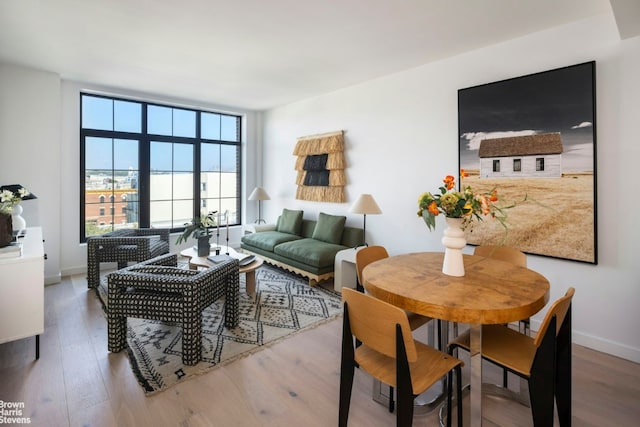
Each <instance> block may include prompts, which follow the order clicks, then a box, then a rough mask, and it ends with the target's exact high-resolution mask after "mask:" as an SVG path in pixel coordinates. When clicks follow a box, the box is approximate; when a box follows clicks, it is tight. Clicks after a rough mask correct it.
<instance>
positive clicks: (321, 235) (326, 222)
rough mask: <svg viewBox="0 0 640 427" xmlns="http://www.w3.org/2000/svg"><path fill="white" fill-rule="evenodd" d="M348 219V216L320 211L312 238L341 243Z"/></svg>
mask: <svg viewBox="0 0 640 427" xmlns="http://www.w3.org/2000/svg"><path fill="white" fill-rule="evenodd" d="M346 221H347V217H346V216H336V215H328V214H326V213H323V212H320V215H319V216H318V222H317V223H316V228H315V229H314V230H313V236H311V237H312V238H314V239H316V240H321V241H323V242H327V243H333V244H336V245H339V244H340V242H341V241H342V231H343V230H344V223H345V222H346Z"/></svg>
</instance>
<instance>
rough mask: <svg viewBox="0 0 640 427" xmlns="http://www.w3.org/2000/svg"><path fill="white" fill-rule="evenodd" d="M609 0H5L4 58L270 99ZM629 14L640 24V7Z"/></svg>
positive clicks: (382, 70)
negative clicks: (634, 14) (638, 13)
mask: <svg viewBox="0 0 640 427" xmlns="http://www.w3.org/2000/svg"><path fill="white" fill-rule="evenodd" d="M637 1H638V0H611V4H613V5H614V8H615V7H616V6H615V3H622V6H621V7H622V8H624V7H625V6H624V4H625V3H628V4H631V3H634V4H637V3H635V2H637ZM611 4H610V2H609V0H454V1H445V0H399V1H398V0H396V1H393V0H226V1H223V0H183V1H176V0H0V61H4V62H9V63H16V64H20V65H25V66H29V67H33V68H36V69H42V70H47V71H53V72H56V73H58V74H60V75H61V76H62V78H65V79H70V80H75V81H80V82H89V83H94V84H99V85H107V86H111V87H115V88H124V89H131V90H135V91H140V92H148V93H152V94H162V95H167V96H171V97H178V98H183V99H189V100H199V101H206V102H212V103H216V104H222V105H228V106H235V107H241V108H246V109H255V110H264V109H268V108H272V107H275V106H279V105H283V104H287V103H290V102H295V101H298V100H301V99H305V98H309V97H312V96H316V95H319V94H322V93H326V92H330V91H334V90H337V89H340V88H343V87H347V86H350V85H353V84H357V83H360V82H363V81H367V80H370V79H374V78H377V77H380V76H383V75H386V74H391V73H395V72H398V71H402V70H406V69H409V68H412V67H416V66H419V65H422V64H425V63H428V62H430V61H435V60H438V59H442V58H445V57H448V56H452V55H456V54H459V53H462V52H466V51H470V50H473V49H477V48H480V47H483V46H488V45H491V44H495V43H499V42H502V41H505V40H509V39H512V38H515V37H519V36H522V35H525V34H528V33H532V32H536V31H541V30H544V29H547V28H551V27H554V26H558V25H562V24H565V23H568V22H572V21H576V20H580V19H584V18H588V17H590V16H593V15H598V14H603V13H605V14H611V13H612V6H611ZM631 7H635V6H631ZM622 16H625V14H624V13H622ZM631 21H632V22H635V23H634V24H631V25H635V28H636V29H635V34H638V30H637V23H638V22H640V19H639V20H633V19H632V20H631ZM632 28H633V27H632ZM633 31H634V30H632V32H633ZM621 34H622V31H621Z"/></svg>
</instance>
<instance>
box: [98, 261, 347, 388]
mask: <svg viewBox="0 0 640 427" xmlns="http://www.w3.org/2000/svg"><path fill="white" fill-rule="evenodd" d="M103 283H104V281H103ZM99 290H100V292H98V296H99V297H100V299H101V302H102V301H104V299H103V295H101V294H102V291H103V289H102V286H101V287H100V289H99ZM103 307H104V305H103ZM239 311H240V323H239V325H238V326H236V327H235V328H232V329H227V328H225V326H224V299H222V300H219V301H217V302H216V303H214V304H212V305H211V306H209V307H207V308H206V309H205V311H204V313H203V316H202V319H203V331H202V333H203V339H202V346H203V348H202V360H201V361H200V362H199V363H198V364H197V365H195V366H186V365H183V364H182V353H181V352H182V339H181V337H182V329H181V328H180V326H179V325H175V324H168V323H165V322H159V321H153V320H143V319H133V318H130V319H128V322H127V323H128V327H127V329H128V331H127V344H128V348H127V351H128V353H129V359H130V361H131V366H132V368H133V371H134V373H135V375H136V377H137V378H138V382H139V383H140V385H141V386H142V387H143V388H144V390H145V393H146V394H147V395H149V394H153V393H156V392H158V391H162V390H165V389H167V388H168V387H170V386H172V385H174V384H176V383H178V382H181V381H184V380H186V379H188V378H190V377H194V376H196V375H200V374H203V373H205V372H208V371H210V370H212V369H214V368H217V367H219V366H222V365H224V364H226V363H229V362H232V361H233V360H236V359H238V358H240V357H243V356H247V355H249V354H251V353H253V352H255V351H258V350H261V349H262V348H264V346H267V345H271V344H274V343H275V342H277V341H279V340H281V339H283V338H285V337H287V336H290V335H292V334H294V333H296V332H299V331H301V330H303V329H305V328H309V327H312V326H316V325H319V324H320V323H323V322H324V321H326V320H327V319H331V318H333V317H335V316H337V315H339V314H340V313H342V302H341V299H340V294H338V293H335V292H333V291H331V290H326V289H323V288H322V287H319V286H316V287H314V288H311V287H309V285H308V284H307V282H306V281H305V280H303V279H302V278H300V277H299V276H295V275H293V274H290V273H288V272H286V271H284V270H281V269H278V268H275V267H272V266H268V265H263V266H262V267H260V268H259V269H258V270H257V271H256V293H255V295H254V296H249V295H247V294H246V292H245V275H244V274H241V275H240V307H239Z"/></svg>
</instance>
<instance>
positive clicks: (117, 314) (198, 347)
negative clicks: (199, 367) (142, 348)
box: [106, 254, 240, 365]
mask: <svg viewBox="0 0 640 427" xmlns="http://www.w3.org/2000/svg"><path fill="white" fill-rule="evenodd" d="M177 261H178V257H177V255H176V254H170V255H162V256H159V257H156V258H153V259H151V260H148V261H145V262H142V263H139V264H135V265H132V266H130V267H126V268H124V269H122V270H118V271H116V272H114V273H110V274H108V275H107V301H106V308H107V323H108V342H109V351H112V352H119V351H120V350H122V349H123V348H124V347H125V346H126V335H127V317H137V318H142V319H152V320H161V321H165V322H176V323H180V324H181V326H182V363H184V364H185V365H195V364H196V363H198V362H199V361H200V359H201V356H202V312H203V310H204V309H205V308H206V307H208V306H209V305H211V304H213V303H214V302H215V301H216V300H218V299H219V298H221V297H224V298H225V319H224V322H225V326H226V327H228V328H233V327H235V326H237V325H238V321H239V313H238V306H239V299H240V282H239V271H240V269H239V266H238V260H237V259H229V260H228V261H224V262H221V263H219V264H217V265H215V266H213V267H211V268H208V269H206V270H188V269H184V268H179V267H177Z"/></svg>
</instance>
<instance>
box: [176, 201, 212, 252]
mask: <svg viewBox="0 0 640 427" xmlns="http://www.w3.org/2000/svg"><path fill="white" fill-rule="evenodd" d="M217 212H218V211H213V212H209V213H208V214H207V215H204V216H201V217H198V218H194V219H192V220H191V222H187V223H185V225H184V226H185V228H184V231H183V232H182V234H181V235H179V236H178V239H177V240H176V244H177V245H179V244H180V243H182V242H186V241H187V239H188V238H189V236H192V237H193V238H194V239H196V240H197V241H198V256H207V255H209V251H210V248H211V246H210V243H209V239H211V231H210V230H211V228H212V227H215V226H216V225H217V224H216V218H215V214H216V213H217Z"/></svg>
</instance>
